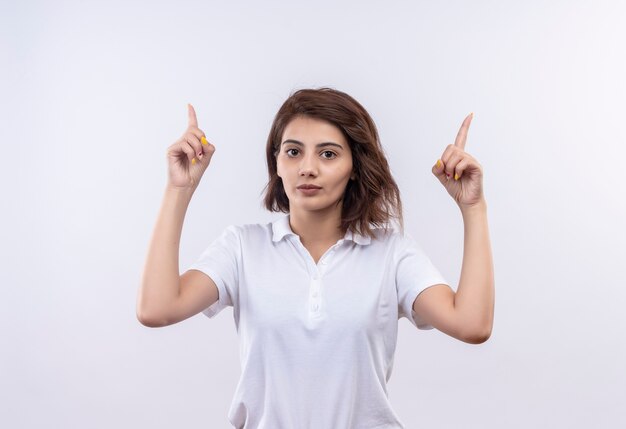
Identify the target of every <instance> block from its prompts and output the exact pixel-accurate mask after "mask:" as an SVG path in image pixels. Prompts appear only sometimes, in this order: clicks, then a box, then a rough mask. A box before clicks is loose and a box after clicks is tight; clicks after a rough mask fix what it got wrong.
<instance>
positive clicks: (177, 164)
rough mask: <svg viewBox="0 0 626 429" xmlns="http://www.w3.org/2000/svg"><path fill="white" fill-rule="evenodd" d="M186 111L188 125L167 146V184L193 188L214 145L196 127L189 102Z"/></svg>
mask: <svg viewBox="0 0 626 429" xmlns="http://www.w3.org/2000/svg"><path fill="white" fill-rule="evenodd" d="M187 112H188V115H189V125H188V127H187V129H186V130H185V133H184V134H183V135H182V137H181V138H179V139H178V140H177V141H176V142H175V143H174V144H173V145H171V146H170V147H168V148H167V163H168V167H169V179H168V186H169V187H172V188H178V189H191V190H194V189H195V188H196V187H197V186H198V183H199V182H200V179H201V178H202V175H203V174H204V170H206V168H207V167H208V166H209V163H210V161H211V158H212V157H213V153H214V152H215V146H213V145H212V144H211V143H209V142H208V141H207V139H206V136H205V135H204V132H203V131H202V130H201V129H200V128H198V119H197V118H196V111H195V110H194V109H193V106H192V105H191V104H188V105H187Z"/></svg>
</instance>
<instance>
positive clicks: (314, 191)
mask: <svg viewBox="0 0 626 429" xmlns="http://www.w3.org/2000/svg"><path fill="white" fill-rule="evenodd" d="M296 189H297V190H298V191H300V192H302V193H303V194H304V195H315V194H317V193H318V192H319V191H321V190H322V188H296Z"/></svg>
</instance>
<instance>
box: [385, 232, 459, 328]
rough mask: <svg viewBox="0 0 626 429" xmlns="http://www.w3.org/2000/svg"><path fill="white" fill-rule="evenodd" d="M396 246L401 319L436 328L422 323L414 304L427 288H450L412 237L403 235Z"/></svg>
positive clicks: (419, 325)
mask: <svg viewBox="0 0 626 429" xmlns="http://www.w3.org/2000/svg"><path fill="white" fill-rule="evenodd" d="M396 245H397V246H398V248H397V249H396V252H397V253H396V256H397V257H396V288H397V291H398V319H399V318H401V317H406V318H407V319H409V322H411V323H412V324H413V325H415V326H416V327H417V328H418V329H424V330H427V329H433V326H431V325H429V324H427V323H425V322H423V321H421V320H419V317H418V315H417V314H416V313H415V312H414V311H413V302H414V301H415V298H417V296H418V295H419V294H420V293H421V292H422V291H423V290H424V289H427V288H428V287H430V286H434V285H437V284H445V285H448V282H447V281H446V279H445V278H444V277H443V275H442V274H441V273H440V272H439V270H438V269H437V268H436V267H435V266H434V265H433V263H432V262H431V260H430V258H429V257H428V256H427V255H426V253H425V252H424V250H423V249H422V247H421V246H420V245H419V244H418V243H417V242H416V241H415V240H414V239H413V238H412V237H411V236H410V235H408V234H404V235H400V237H399V239H398V241H397V243H396Z"/></svg>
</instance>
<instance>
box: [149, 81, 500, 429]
mask: <svg viewBox="0 0 626 429" xmlns="http://www.w3.org/2000/svg"><path fill="white" fill-rule="evenodd" d="M188 111H189V126H188V128H187V130H186V131H185V133H184V134H183V136H182V137H181V138H180V139H179V140H178V141H177V142H176V143H174V144H173V145H172V146H170V147H169V149H168V152H167V154H168V161H169V181H168V185H167V187H166V191H165V197H164V200H163V204H162V207H161V212H160V214H159V217H158V220H157V224H156V228H155V230H154V234H153V237H152V242H151V244H150V248H149V252H148V257H147V262H146V266H145V270H144V275H143V279H142V284H141V287H140V290H139V297H138V301H137V317H138V319H139V321H140V322H141V323H142V324H144V325H146V326H150V327H157V326H166V325H170V324H173V323H177V322H179V321H181V320H184V319H186V318H188V317H190V316H192V315H195V314H197V313H199V312H203V313H204V314H205V315H206V316H208V317H214V316H215V315H216V314H217V313H219V312H220V311H221V310H222V309H223V308H225V307H227V306H232V307H233V315H234V319H235V324H236V327H237V332H238V334H239V338H240V358H241V366H242V374H241V379H240V381H239V384H238V386H237V390H236V393H235V397H234V398H233V401H232V404H231V408H230V410H229V416H228V417H229V420H230V422H231V423H232V424H233V426H234V427H237V428H244V427H245V428H272V429H273V428H316V429H318V428H319V429H325V428H328V429H331V428H333V429H334V428H383V427H384V428H402V427H403V425H402V423H401V422H400V421H399V419H398V418H397V416H396V414H395V413H394V411H393V410H392V408H391V405H390V403H389V401H388V398H387V389H386V382H387V381H388V380H389V378H390V376H391V370H392V366H393V357H394V352H395V347H396V338H397V326H398V319H399V318H400V317H406V318H407V319H408V320H409V321H410V322H411V323H412V324H413V325H415V326H416V327H417V328H419V329H432V328H437V329H438V330H440V331H442V332H444V333H446V334H448V335H450V336H452V337H454V338H457V339H459V340H461V341H464V342H467V343H471V344H478V343H482V342H484V341H486V340H487V339H488V338H489V336H490V333H491V329H492V325H493V311H494V279H493V267H492V258H491V250H490V243H489V236H488V226H487V213H486V212H487V208H486V202H485V199H484V196H483V190H482V176H483V175H482V167H481V166H480V164H479V163H478V162H477V161H476V160H475V159H474V158H473V157H472V156H471V155H469V154H468V153H467V152H465V150H464V147H465V142H466V139H467V130H468V128H469V125H470V122H471V119H472V115H470V116H468V117H467V118H466V119H465V120H464V121H463V124H462V125H461V129H460V131H459V133H458V135H457V138H456V142H455V143H454V145H449V146H448V147H447V148H446V149H445V151H444V152H443V155H442V156H441V159H440V160H437V163H436V165H435V166H433V168H432V172H433V174H434V175H435V176H436V177H437V178H438V179H439V181H440V183H441V184H442V185H443V186H444V187H445V189H446V190H447V191H448V193H449V194H450V195H451V196H452V197H453V198H454V200H455V202H456V203H457V204H458V206H459V208H460V210H461V213H462V215H463V220H464V225H465V248H464V256H463V267H462V271H461V279H460V283H459V286H458V288H457V291H456V292H455V291H453V289H452V288H451V287H450V286H449V285H448V283H447V282H446V280H445V279H444V278H443V276H442V275H441V274H440V272H439V271H438V270H437V269H436V267H434V266H433V264H432V263H431V261H430V259H429V258H428V256H427V255H426V254H425V253H424V251H423V250H422V248H421V247H420V246H419V244H418V243H417V242H416V241H415V240H414V239H413V238H412V237H411V236H409V235H408V234H405V233H404V232H403V231H402V229H403V221H402V204H401V200H400V192H399V190H398V186H397V185H396V183H395V181H394V180H393V178H392V176H391V173H390V170H389V166H388V163H387V160H386V159H385V156H384V154H383V150H382V147H381V145H380V142H379V137H378V133H377V130H376V127H375V125H374V122H373V121H372V119H371V118H370V116H369V114H368V113H367V112H366V110H365V109H364V108H363V107H362V106H361V105H360V104H359V103H358V102H357V101H356V100H354V99H353V98H352V97H350V96H349V95H347V94H345V93H343V92H340V91H337V90H334V89H330V88H320V89H304V90H300V91H297V92H295V93H293V94H292V95H291V96H290V97H289V98H288V99H287V100H286V101H285V103H284V104H283V105H282V107H281V108H280V110H279V111H278V113H277V115H276V117H275V119H274V123H273V124H272V128H271V130H270V133H269V137H268V140H267V165H268V172H269V182H268V184H267V187H266V193H265V201H264V202H265V207H266V208H267V209H268V210H271V211H275V212H282V213H286V215H283V216H282V217H279V218H278V219H277V220H276V221H274V222H272V223H268V224H265V225H261V224H249V225H242V226H235V225H231V226H228V227H227V228H225V229H224V231H223V233H222V234H221V236H220V237H218V238H217V239H216V240H215V241H214V242H213V243H211V245H210V246H208V248H207V249H206V250H205V251H204V252H203V254H202V255H201V256H200V257H199V258H198V260H197V261H196V262H195V263H194V264H192V265H191V267H190V268H189V269H188V270H187V271H186V272H185V273H184V274H182V275H180V276H179V266H178V251H179V242H180V234H181V229H182V225H183V219H184V216H185V212H186V210H187V207H188V204H189V201H190V199H191V197H192V195H193V193H194V190H195V189H196V187H197V186H198V184H199V182H200V178H201V177H202V174H203V173H204V171H205V170H206V168H207V166H208V165H209V163H210V161H211V158H212V157H213V154H214V152H215V147H214V146H213V144H211V143H209V142H208V141H207V139H206V136H205V134H204V132H203V131H202V130H201V129H199V128H198V123H197V119H196V114H195V111H194V109H193V107H192V106H191V105H189V106H188ZM392 221H396V222H398V223H399V227H400V230H399V231H398V230H397V229H395V228H393V227H392V226H391V222H392Z"/></svg>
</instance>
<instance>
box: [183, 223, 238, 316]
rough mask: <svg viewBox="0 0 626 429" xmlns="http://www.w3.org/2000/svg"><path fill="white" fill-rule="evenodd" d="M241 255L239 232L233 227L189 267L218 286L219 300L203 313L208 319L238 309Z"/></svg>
mask: <svg viewBox="0 0 626 429" xmlns="http://www.w3.org/2000/svg"><path fill="white" fill-rule="evenodd" d="M240 255H241V247H240V239H239V232H238V229H237V228H236V227H235V226H232V225H231V226H228V227H226V229H224V231H223V232H222V234H221V235H220V236H219V237H218V238H217V239H215V240H214V241H213V242H212V243H211V244H210V245H209V246H208V247H207V248H206V250H205V251H204V252H203V253H202V254H201V255H200V257H199V258H198V259H197V260H196V261H195V262H194V263H193V264H191V266H190V267H189V269H190V270H198V271H202V272H203V273H205V274H206V275H208V276H209V277H211V280H213V281H214V282H215V285H216V286H217V289H218V293H219V297H218V300H217V301H216V302H214V303H213V304H212V305H211V306H210V307H207V308H206V309H204V310H203V311H202V313H204V315H206V316H207V317H209V318H212V317H214V316H215V315H217V314H218V313H219V312H220V311H222V310H223V309H224V308H226V307H228V306H230V307H235V308H238V287H239V274H238V273H239V269H238V266H239V256H240Z"/></svg>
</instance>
